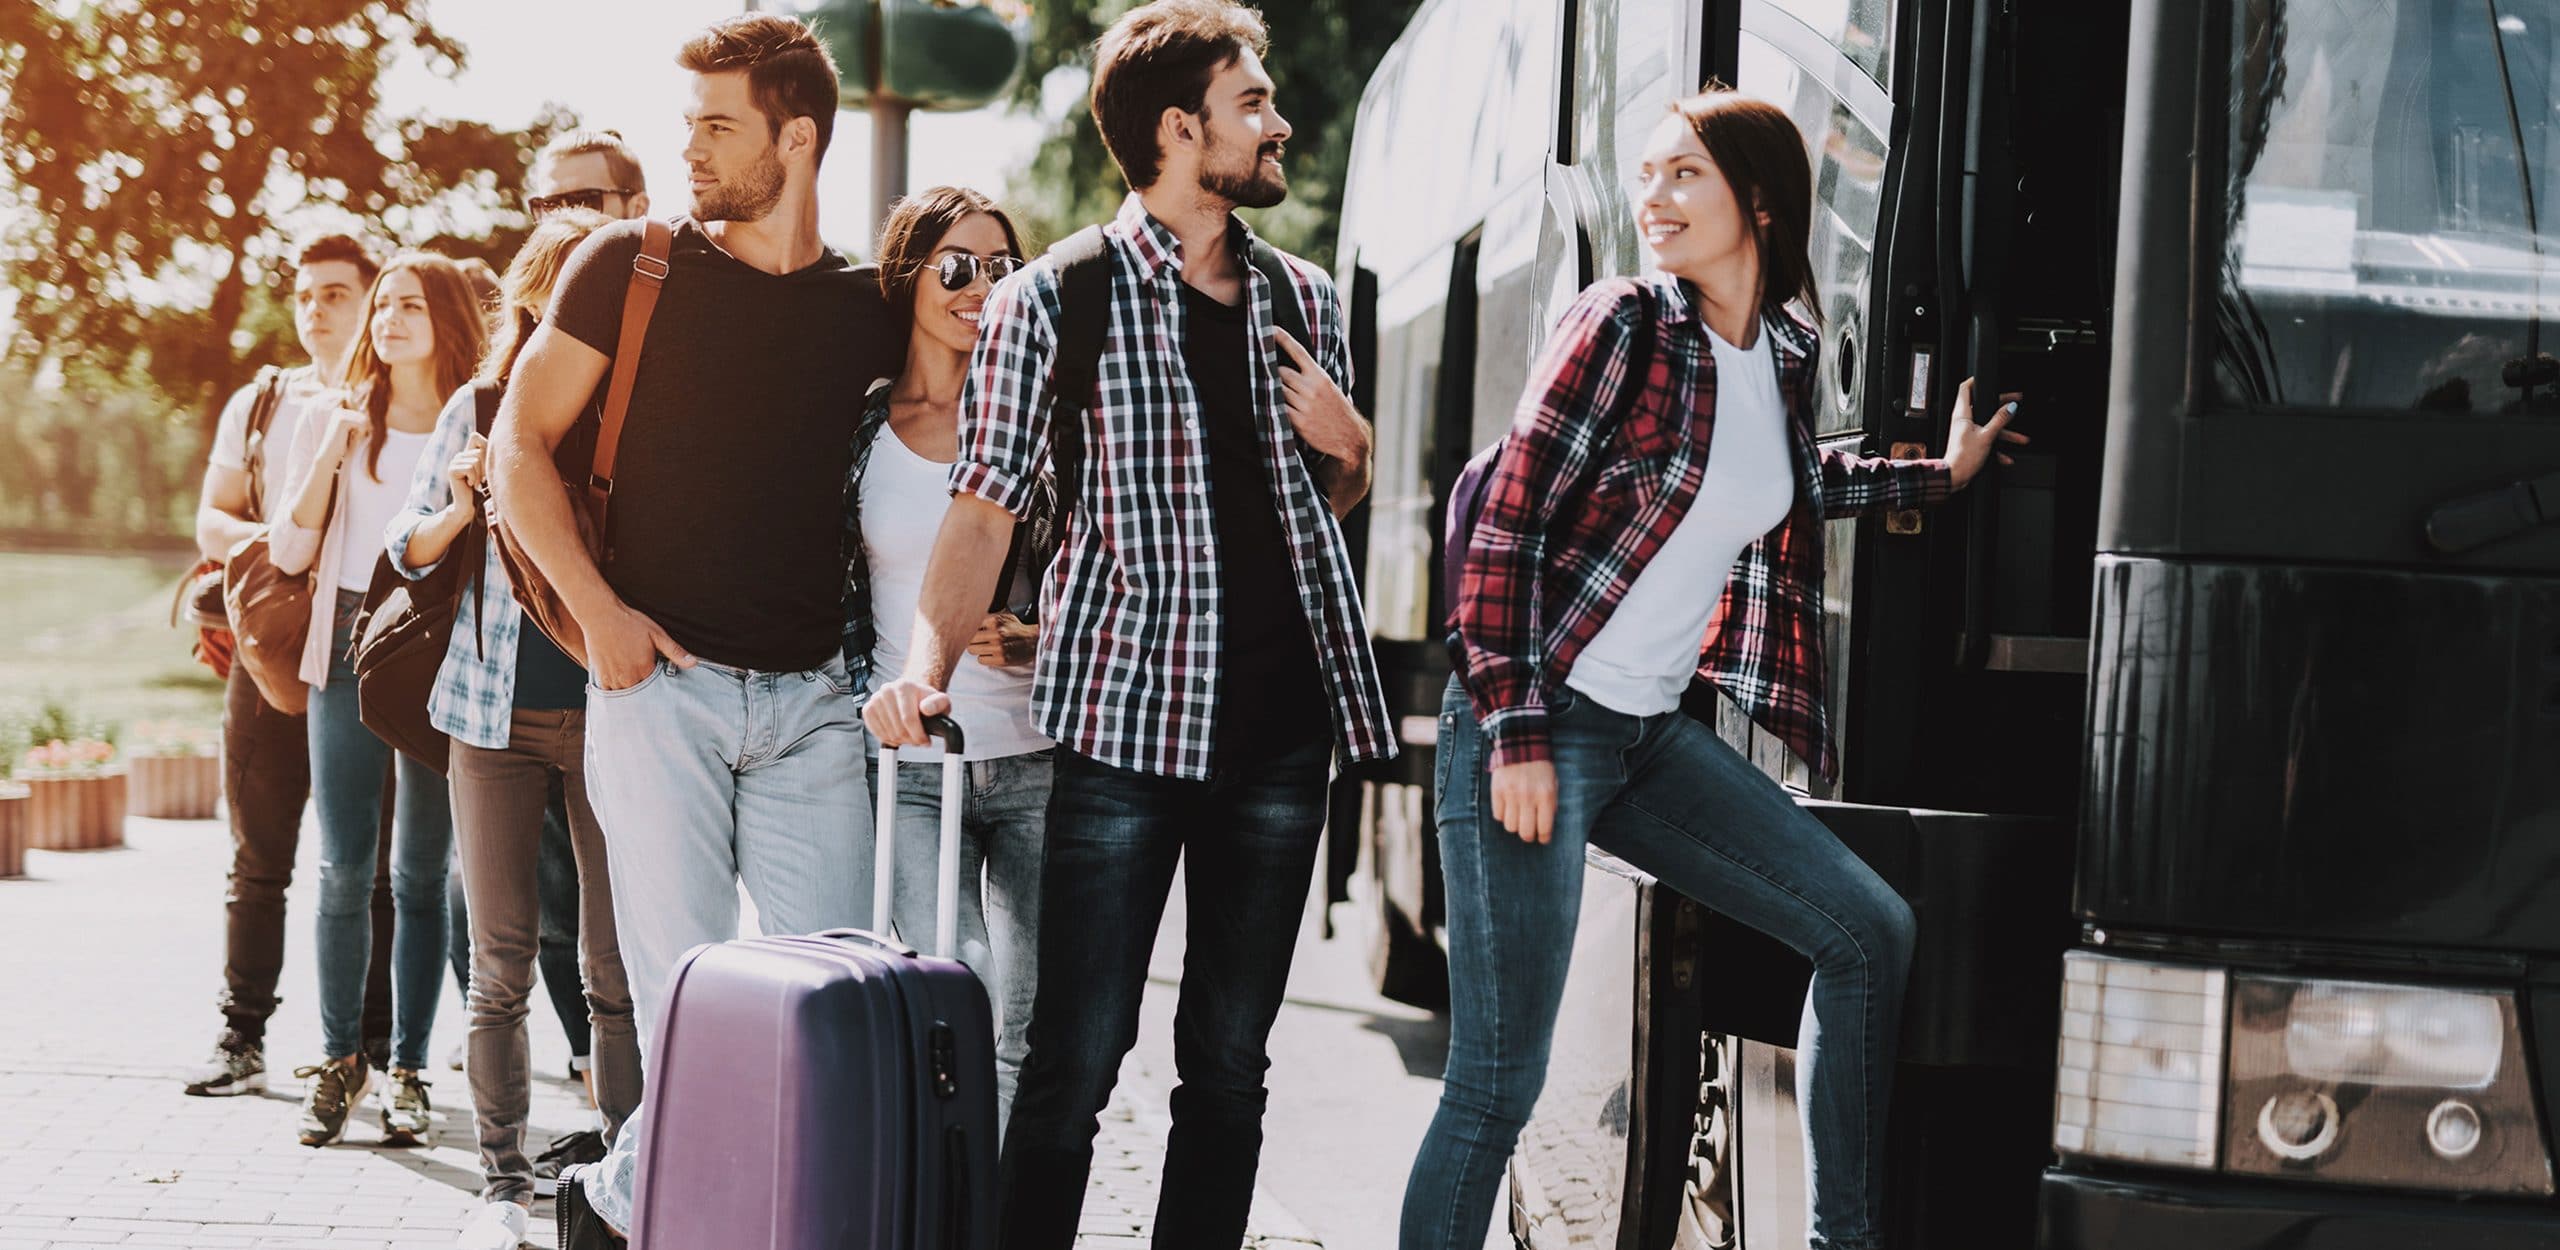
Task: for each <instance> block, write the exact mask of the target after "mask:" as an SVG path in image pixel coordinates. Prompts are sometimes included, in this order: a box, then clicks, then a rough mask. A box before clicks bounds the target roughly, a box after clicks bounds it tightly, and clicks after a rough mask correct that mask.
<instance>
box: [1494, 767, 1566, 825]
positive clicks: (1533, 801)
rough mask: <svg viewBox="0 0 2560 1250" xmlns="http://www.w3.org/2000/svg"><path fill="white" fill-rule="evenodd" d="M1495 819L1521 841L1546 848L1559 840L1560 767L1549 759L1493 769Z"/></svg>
mask: <svg viewBox="0 0 2560 1250" xmlns="http://www.w3.org/2000/svg"><path fill="white" fill-rule="evenodd" d="M1493 818H1494V819H1495V820H1498V821H1500V822H1502V827H1503V828H1505V829H1508V830H1510V831H1511V832H1513V833H1516V834H1518V835H1520V840H1521V841H1523V842H1527V843H1530V844H1532V845H1536V846H1544V845H1546V844H1547V843H1548V842H1549V841H1551V840H1553V838H1554V837H1555V824H1556V766H1555V764H1554V763H1553V762H1552V761H1549V760H1531V761H1529V762H1528V763H1526V764H1505V765H1502V766H1501V767H1499V768H1496V769H1494V770H1493Z"/></svg>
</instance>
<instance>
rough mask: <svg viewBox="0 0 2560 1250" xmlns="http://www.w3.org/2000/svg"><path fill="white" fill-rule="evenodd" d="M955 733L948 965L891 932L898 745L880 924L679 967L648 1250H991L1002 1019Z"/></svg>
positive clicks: (949, 784) (651, 1159) (885, 800)
mask: <svg viewBox="0 0 2560 1250" xmlns="http://www.w3.org/2000/svg"><path fill="white" fill-rule="evenodd" d="M928 724H929V727H930V728H931V729H932V730H933V732H934V734H935V736H937V737H939V738H941V739H942V740H943V746H944V752H945V754H944V757H943V758H944V764H943V775H942V776H943V781H942V794H943V809H942V847H941V851H942V854H941V872H940V880H939V881H938V882H937V886H938V895H939V903H940V906H939V908H938V910H937V911H936V912H935V915H936V917H937V919H938V921H939V923H938V924H937V925H936V929H937V933H936V934H935V943H934V948H935V950H936V951H937V952H938V955H937V956H936V957H926V956H922V955H919V954H917V953H916V952H915V951H914V950H913V949H911V948H909V947H907V946H904V945H902V944H900V943H898V942H896V941H894V940H891V939H890V938H888V937H886V936H881V935H885V934H887V933H888V932H889V883H890V881H891V879H892V878H891V875H890V873H891V869H892V867H893V864H892V855H893V847H894V843H895V841H896V839H895V838H893V837H890V836H888V831H889V830H890V829H891V828H893V826H892V824H891V815H892V813H893V812H894V810H895V804H896V802H897V798H896V795H897V774H898V770H897V753H896V751H894V750H892V749H888V748H883V749H882V751H881V753H880V777H881V784H880V808H879V813H880V814H879V823H878V824H877V825H876V826H875V829H876V830H877V831H878V836H875V838H874V839H873V841H874V842H875V843H876V844H877V852H876V864H875V867H876V871H877V872H878V881H879V888H878V889H877V890H876V891H875V892H874V895H873V900H872V929H873V932H871V933H863V932H858V931H855V930H850V929H845V930H834V931H830V932H827V933H821V934H814V935H811V936H809V937H760V938H743V939H740V940H738V941H734V942H722V943H718V944H716V945H709V946H699V947H695V948H694V949H693V950H692V951H691V952H690V953H688V954H687V955H686V956H685V957H684V961H683V962H682V963H680V964H678V965H677V967H676V973H675V978H674V983H673V988H672V990H671V992H670V994H669V996H668V1002H667V1015H666V1020H665V1022H664V1024H663V1025H662V1026H661V1027H660V1028H659V1030H658V1043H657V1054H656V1055H655V1056H654V1062H653V1064H652V1066H651V1070H650V1088H649V1111H648V1117H649V1128H648V1137H647V1140H646V1141H645V1142H644V1143H643V1147H642V1150H641V1155H640V1167H639V1172H640V1175H639V1192H638V1195H637V1199H636V1204H635V1206H634V1208H633V1211H634V1216H633V1223H634V1225H635V1227H634V1229H633V1233H634V1236H633V1238H632V1245H633V1247H634V1248H635V1250H986V1248H988V1247H992V1246H994V1244H995V1181H996V1176H995V1171H996V1140H995V1136H996V1093H995V1089H996V1082H995V1023H994V1018H993V1013H992V1012H991V1011H990V1010H989V1008H988V1005H987V994H986V990H985V989H984V987H982V986H981V985H979V983H978V978H977V977H976V976H975V975H974V974H972V973H971V972H970V971H969V970H968V969H967V968H966V967H963V966H962V965H961V964H959V963H957V962H955V961H953V960H951V959H950V958H948V957H947V956H948V954H949V952H950V951H951V949H952V947H953V945H954V938H955V936H956V931H957V927H958V913H959V908H958V902H959V881H960V871H959V865H960V853H959V851H960V838H959V826H960V809H959V804H960V802H961V801H963V799H964V798H965V796H966V795H967V794H968V785H967V782H966V778H965V774H964V772H963V769H964V768H965V765H964V763H963V762H962V738H961V733H960V728H959V726H958V725H957V724H954V723H952V722H951V721H950V720H949V719H948V718H945V717H933V718H929V721H928Z"/></svg>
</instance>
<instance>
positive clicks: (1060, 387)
mask: <svg viewBox="0 0 2560 1250" xmlns="http://www.w3.org/2000/svg"><path fill="white" fill-rule="evenodd" d="M1049 259H1050V261H1051V263H1053V264H1055V265H1056V266H1057V269H1058V351H1057V354H1056V355H1055V356H1053V357H1051V358H1050V361H1049V466H1050V471H1051V472H1052V473H1053V474H1054V475H1055V476H1056V478H1057V482H1058V525H1059V527H1060V528H1061V529H1063V528H1064V527H1065V526H1066V523H1067V517H1068V515H1069V514H1070V513H1073V512H1074V511H1075V510H1076V508H1077V507H1078V506H1079V505H1081V504H1082V503H1083V502H1084V452H1085V447H1084V414H1085V413H1086V412H1087V411H1089V410H1091V408H1092V406H1093V397H1094V395H1093V393H1094V388H1095V387H1096V386H1097V385H1099V383H1100V375H1099V371H1100V369H1101V367H1102V338H1103V335H1104V333H1105V332H1106V331H1108V330H1109V329H1110V327H1111V241H1110V240H1109V239H1107V238H1105V237H1103V233H1102V227H1100V226H1087V227H1085V228H1084V229H1082V230H1078V231H1076V232H1075V233H1074V234H1071V235H1068V236H1067V237H1066V238H1065V239H1063V240H1061V241H1060V242H1059V243H1058V245H1057V246H1056V247H1053V248H1050V249H1049Z"/></svg>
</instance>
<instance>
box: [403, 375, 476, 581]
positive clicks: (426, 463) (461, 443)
mask: <svg viewBox="0 0 2560 1250" xmlns="http://www.w3.org/2000/svg"><path fill="white" fill-rule="evenodd" d="M479 415H480V405H479V402H478V401H477V400H475V399H474V398H473V397H472V393H471V388H470V387H469V386H465V387H463V388H462V389H461V390H458V391H455V392H454V393H453V398H451V399H449V400H446V401H445V405H444V411H443V412H442V413H440V414H438V415H437V417H436V428H435V433H433V434H430V435H428V436H427V446H426V449H425V450H423V451H420V452H419V453H418V470H417V472H416V473H415V474H413V475H411V477H410V478H409V502H408V504H407V505H406V506H404V507H402V508H401V509H400V510H399V511H398V512H395V513H393V514H391V523H390V524H389V525H386V526H384V527H383V530H382V546H383V550H385V551H388V552H390V553H391V567H392V568H394V569H397V570H399V571H400V576H402V577H405V578H408V579H409V580H410V581H413V582H414V581H416V580H418V579H419V578H422V577H425V576H426V575H427V574H429V573H432V572H435V570H436V565H438V564H442V563H444V561H442V560H437V561H436V562H435V563H434V564H428V565H424V566H421V567H418V568H411V567H409V540H410V539H412V538H415V537H417V534H418V527H419V526H421V525H424V524H426V522H427V518H429V517H432V516H434V515H435V514H437V513H439V512H442V511H444V507H445V505H446V504H449V503H452V502H453V483H452V481H451V479H449V478H447V477H446V476H445V472H444V467H445V466H446V465H448V464H451V463H452V462H453V458H454V457H455V456H458V455H460V454H462V449H463V448H464V447H467V446H469V445H470V444H471V431H472V427H473V426H474V425H476V424H478V418H479Z"/></svg>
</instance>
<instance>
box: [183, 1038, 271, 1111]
mask: <svg viewBox="0 0 2560 1250" xmlns="http://www.w3.org/2000/svg"><path fill="white" fill-rule="evenodd" d="M266 1087H267V1050H266V1047H264V1046H261V1045H259V1044H258V1043H256V1042H254V1041H251V1040H249V1039H248V1038H246V1037H244V1036H242V1035H241V1034H240V1031H239V1030H237V1029H224V1030H223V1031H222V1036H221V1038H219V1039H218V1040H216V1041H215V1042H214V1044H213V1056H212V1057H211V1058H209V1059H207V1060H205V1061H204V1066H202V1067H200V1068H197V1069H195V1070H193V1071H191V1072H189V1073H188V1074H187V1093H189V1094H190V1095H193V1096H195V1097H197V1098H230V1097H234V1096H236V1095H240V1094H255V1093H258V1092H260V1091H262V1090H264V1089H266Z"/></svg>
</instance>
